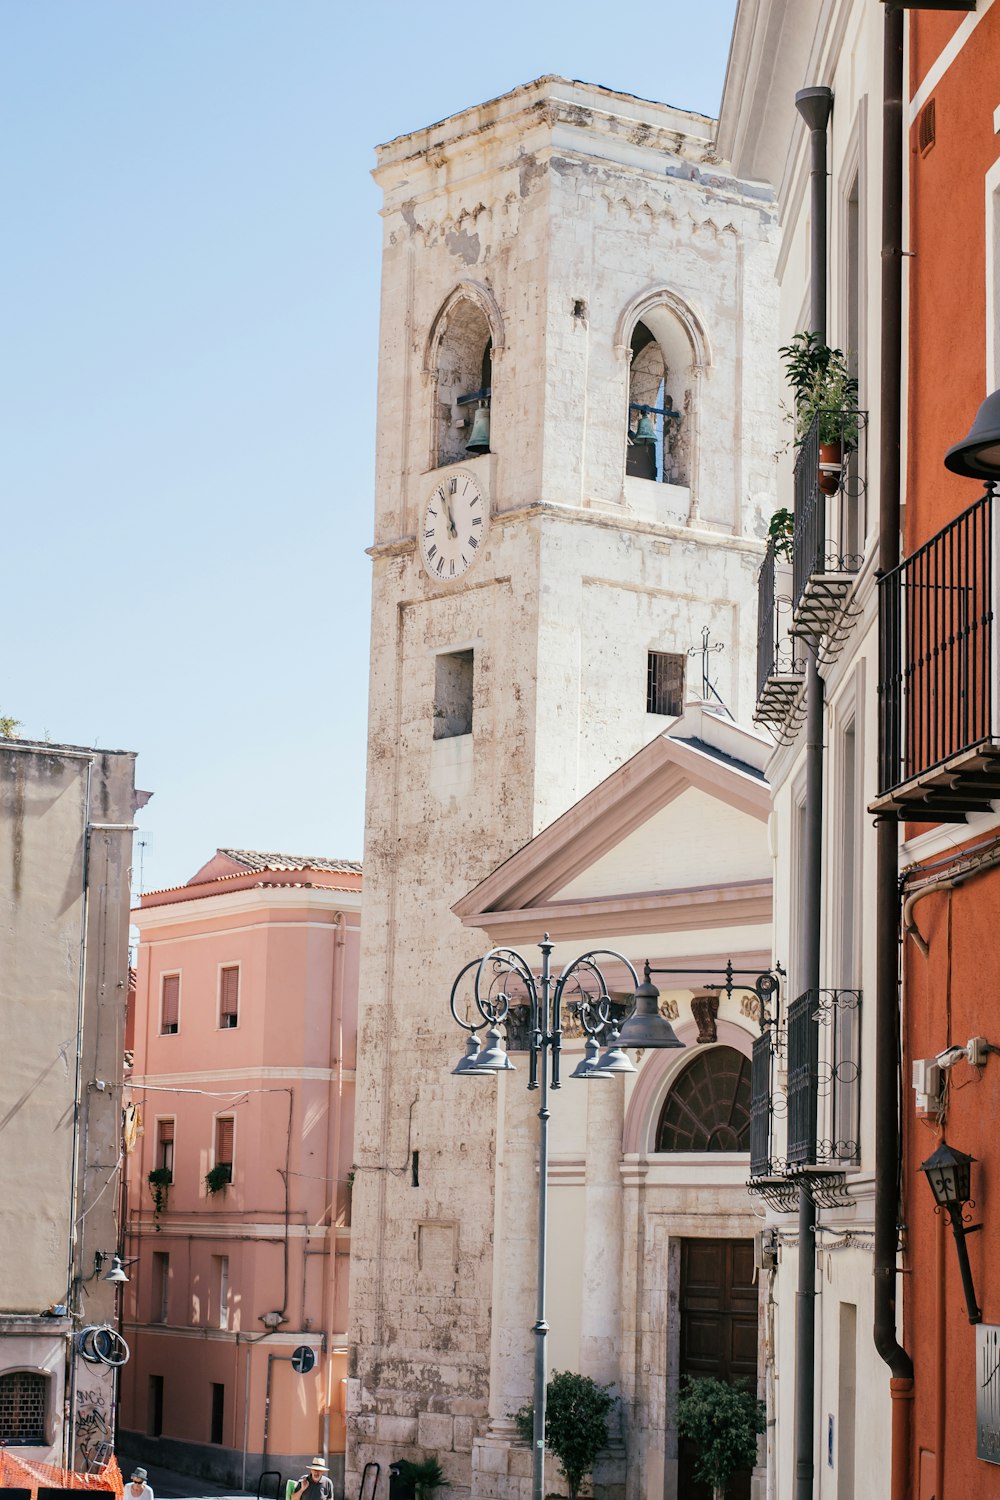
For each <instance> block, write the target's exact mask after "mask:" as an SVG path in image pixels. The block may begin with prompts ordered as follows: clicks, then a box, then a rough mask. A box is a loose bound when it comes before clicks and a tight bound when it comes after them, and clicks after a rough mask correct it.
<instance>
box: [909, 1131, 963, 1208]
mask: <svg viewBox="0 0 1000 1500" xmlns="http://www.w3.org/2000/svg"><path fill="white" fill-rule="evenodd" d="M975 1160H976V1158H975V1157H974V1156H966V1154H965V1152H964V1151H955V1150H953V1148H952V1147H951V1146H949V1145H948V1142H947V1141H942V1142H941V1144H940V1146H939V1147H938V1148H937V1150H936V1151H935V1152H934V1155H933V1156H929V1157H928V1158H927V1160H926V1161H922V1162H921V1163H920V1170H921V1172H923V1173H924V1175H925V1176H926V1178H927V1181H928V1182H929V1183H930V1189H931V1192H932V1193H933V1194H934V1201H935V1203H937V1204H938V1205H939V1207H941V1208H951V1207H952V1206H953V1205H954V1204H961V1203H968V1201H969V1199H970V1198H971V1197H972V1192H971V1188H972V1163H973V1162H974V1161H975Z"/></svg>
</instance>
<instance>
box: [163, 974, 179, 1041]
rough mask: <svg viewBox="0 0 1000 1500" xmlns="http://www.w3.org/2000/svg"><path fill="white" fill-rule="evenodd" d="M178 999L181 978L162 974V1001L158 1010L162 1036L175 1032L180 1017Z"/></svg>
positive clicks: (175, 975)
mask: <svg viewBox="0 0 1000 1500" xmlns="http://www.w3.org/2000/svg"><path fill="white" fill-rule="evenodd" d="M180 999H181V976H180V975H179V974H164V976H163V999H162V1004H161V1008H160V1016H161V1020H160V1031H161V1033H163V1034H164V1035H168V1034H173V1033H174V1032H176V1030H177V1025H178V1017H179V1015H180Z"/></svg>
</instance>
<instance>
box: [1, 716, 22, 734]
mask: <svg viewBox="0 0 1000 1500" xmlns="http://www.w3.org/2000/svg"><path fill="white" fill-rule="evenodd" d="M20 727H21V721H20V719H15V718H13V717H12V716H11V715H10V714H0V740H12V739H14V738H16V736H17V731H18V730H19V729H20Z"/></svg>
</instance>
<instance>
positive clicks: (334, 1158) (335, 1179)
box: [322, 911, 347, 1464]
mask: <svg viewBox="0 0 1000 1500" xmlns="http://www.w3.org/2000/svg"><path fill="white" fill-rule="evenodd" d="M346 945H347V935H346V924H345V921H344V913H343V912H342V911H337V912H334V914H333V974H332V979H331V989H332V995H331V1006H330V1009H331V1017H330V1067H331V1069H335V1070H336V1081H335V1083H334V1082H332V1086H328V1087H327V1095H326V1097H327V1108H328V1110H329V1112H330V1113H329V1116H328V1118H327V1143H328V1144H327V1162H328V1168H327V1170H328V1171H329V1174H330V1183H331V1187H332V1199H333V1206H332V1212H331V1214H330V1227H329V1230H328V1239H327V1247H326V1248H327V1259H326V1268H325V1269H326V1285H325V1286H324V1288H323V1293H324V1298H323V1300H324V1303H325V1311H326V1316H325V1320H324V1325H323V1342H324V1345H325V1356H326V1403H325V1405H324V1408H323V1428H322V1432H323V1462H324V1463H325V1464H329V1462H330V1408H331V1407H332V1405H333V1335H334V1331H335V1330H334V1326H333V1310H334V1303H335V1300H336V1295H335V1294H336V1280H335V1278H336V1276H337V1275H338V1271H339V1267H338V1266H337V1200H338V1198H339V1195H340V1139H341V1132H342V1129H343V1113H344V968H345V960H346V954H345V948H346Z"/></svg>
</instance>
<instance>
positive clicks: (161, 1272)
mask: <svg viewBox="0 0 1000 1500" xmlns="http://www.w3.org/2000/svg"><path fill="white" fill-rule="evenodd" d="M169 1310H170V1256H169V1255H167V1254H165V1253H164V1252H163V1251H162V1250H154V1251H153V1291H152V1298H151V1306H150V1309H149V1321H150V1322H151V1323H166V1322H167V1316H168V1313H169Z"/></svg>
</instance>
